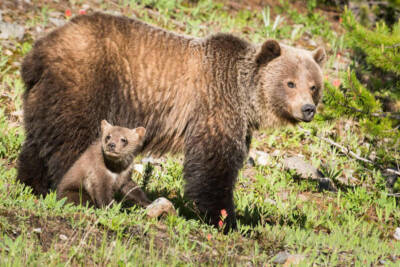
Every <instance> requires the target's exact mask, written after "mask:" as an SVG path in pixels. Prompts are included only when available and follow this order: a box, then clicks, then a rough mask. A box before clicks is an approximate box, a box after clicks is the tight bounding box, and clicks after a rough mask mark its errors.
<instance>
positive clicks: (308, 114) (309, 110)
mask: <svg viewBox="0 0 400 267" xmlns="http://www.w3.org/2000/svg"><path fill="white" fill-rule="evenodd" d="M301 112H302V113H303V120H304V121H306V122H310V121H311V120H312V119H313V118H314V114H315V105H312V104H306V105H304V106H302V107H301Z"/></svg>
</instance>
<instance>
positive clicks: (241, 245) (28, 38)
mask: <svg viewBox="0 0 400 267" xmlns="http://www.w3.org/2000/svg"><path fill="white" fill-rule="evenodd" d="M10 2H13V1H6V3H3V4H0V8H2V9H5V6H6V4H7V3H8V4H9V3H10ZM32 2H33V3H34V6H25V8H24V9H17V7H12V5H11V8H10V6H8V9H7V11H6V12H5V13H3V20H6V21H13V22H16V23H19V24H23V25H25V26H26V30H27V34H26V35H25V37H24V39H23V40H22V41H20V42H17V41H4V40H2V41H1V43H0V44H1V46H0V49H1V50H0V77H1V78H0V79H1V80H0V177H1V179H0V265H5V266H8V265H9V266H11V265H17V266H18V265H26V264H28V263H29V264H32V265H40V264H43V265H46V266H47V265H50V266H53V265H58V264H62V263H69V264H72V265H80V264H85V265H86V264H96V265H108V264H110V265H113V266H115V265H118V266H125V265H150V266H153V265H167V264H168V265H183V264H189V265H199V264H201V265H206V264H208V265H231V264H240V265H249V266H252V265H256V266H260V265H263V264H265V263H271V261H272V258H273V256H274V255H276V254H277V252H279V251H281V250H286V251H289V252H290V253H292V254H295V253H299V254H303V255H305V256H306V258H305V260H304V261H303V262H302V264H304V265H309V264H310V263H311V262H312V263H317V264H318V265H328V266H333V265H343V266H348V265H350V264H355V265H361V264H363V265H364V264H370V263H372V264H374V265H376V264H378V262H379V260H384V261H385V262H386V264H387V265H393V266H394V265H396V263H395V261H396V259H397V258H398V257H400V245H399V242H398V241H397V242H396V241H395V240H394V239H393V238H392V234H393V231H394V229H395V228H396V227H397V226H398V225H399V222H400V211H399V209H398V204H397V203H396V200H395V199H394V198H391V197H388V196H387V195H386V193H385V191H384V188H385V187H384V178H383V177H382V175H381V173H380V171H379V169H376V168H374V167H371V166H369V165H364V164H361V163H360V162H359V161H357V160H355V159H352V158H349V157H347V156H345V155H343V154H341V153H340V151H338V150H337V149H335V148H334V147H332V146H330V145H329V144H327V143H326V142H324V141H323V140H321V139H319V138H317V137H316V134H318V135H321V136H326V137H330V138H333V139H334V140H335V141H336V142H338V143H341V144H344V145H346V147H349V148H350V149H351V150H353V151H359V153H361V155H362V156H367V155H368V153H370V152H371V149H372V150H373V145H369V144H366V143H364V140H365V136H366V135H367V134H366V133H364V132H361V131H359V130H358V127H357V122H356V121H354V120H352V119H351V118H336V119H333V120H325V119H323V118H324V117H322V116H320V117H318V118H317V120H315V121H314V122H312V123H310V124H303V125H301V126H300V127H295V128H286V129H279V130H269V131H263V132H260V133H259V134H258V135H257V136H256V138H255V140H254V141H253V148H256V149H258V150H263V151H267V152H273V151H275V153H276V154H277V155H278V156H277V157H274V158H272V159H271V162H270V165H269V167H260V166H257V167H250V166H246V168H245V169H244V170H243V171H242V172H241V174H240V176H239V180H238V183H237V185H236V191H235V201H236V205H237V212H238V216H239V222H240V225H239V231H238V232H235V233H231V234H229V235H222V234H221V233H219V232H218V231H217V230H216V229H213V228H211V227H209V226H207V225H205V224H203V223H202V222H201V218H200V217H198V216H197V215H196V212H195V211H194V210H193V209H192V206H191V204H190V203H188V202H187V201H186V200H185V199H184V198H183V189H182V185H183V179H182V165H181V161H180V159H179V158H174V157H169V158H168V159H167V160H166V161H165V162H164V163H163V164H162V165H161V166H160V167H158V168H156V169H155V170H154V171H153V176H152V177H151V178H150V179H149V181H148V183H146V191H147V192H148V193H149V195H150V197H151V198H153V199H155V198H157V197H159V196H165V197H167V198H169V199H171V200H172V201H173V202H174V204H175V206H176V207H177V209H178V213H179V216H169V217H166V218H163V219H161V220H160V221H157V220H149V219H147V218H146V217H145V216H144V212H143V210H140V209H136V208H132V209H129V210H125V211H121V210H120V209H119V207H118V206H113V207H111V208H110V209H106V210H93V209H88V208H85V207H75V206H71V205H64V203H63V201H58V202H57V201H56V200H55V194H54V193H52V194H49V195H48V196H47V197H46V198H45V199H43V198H37V197H36V196H33V195H32V194H31V193H30V190H29V189H28V188H24V187H23V186H22V185H20V184H18V183H17V182H16V181H15V175H16V169H15V161H16V158H17V155H18V152H19V149H20V146H21V142H22V141H23V138H24V136H23V129H22V127H21V94H22V92H23V84H22V81H21V78H20V74H19V65H20V62H21V60H22V57H23V55H24V54H25V53H26V52H27V51H29V49H30V48H31V45H32V43H33V39H35V38H37V36H38V33H37V29H38V28H37V27H40V29H41V30H43V31H44V32H46V31H48V30H50V29H52V28H54V25H53V24H51V21H50V20H49V18H51V17H58V18H60V19H62V18H64V11H65V10H66V9H67V8H71V9H72V11H73V13H74V14H77V12H78V10H79V9H80V8H82V2H83V1H79V0H76V1H73V0H71V1H69V2H68V1H59V3H51V2H53V1H47V2H45V1H32ZM42 2H45V3H47V4H44V3H42ZM89 2H90V3H91V2H92V1H89ZM99 2H101V1H93V3H91V4H90V6H91V7H92V8H96V9H102V10H107V11H118V12H120V13H122V14H124V15H127V16H132V15H133V14H135V15H136V16H137V17H139V18H140V19H143V20H145V21H148V22H150V23H152V24H155V25H159V26H161V27H164V28H167V29H171V30H174V31H177V32H183V33H186V34H190V35H196V36H204V35H207V34H209V33H212V32H218V31H224V32H232V33H234V34H236V35H239V36H242V37H244V38H246V39H248V40H251V41H253V42H261V41H262V40H264V39H265V37H266V36H268V37H272V38H279V39H281V40H284V41H285V42H286V43H288V44H294V43H302V44H303V45H307V42H305V41H304V38H303V37H304V36H306V35H308V34H311V36H312V38H313V39H314V40H316V41H317V43H320V44H325V46H326V48H327V50H328V53H329V56H330V58H329V60H328V63H327V67H326V69H327V73H328V74H329V78H328V79H327V82H330V81H331V80H332V79H336V78H338V77H340V75H341V74H340V71H332V70H331V68H332V66H337V65H338V64H339V66H340V62H339V60H338V57H336V53H337V52H338V51H339V52H342V53H344V51H343V49H344V44H343V38H342V37H341V34H340V31H342V30H340V28H339V27H338V26H337V25H336V24H335V25H330V23H329V21H328V20H326V19H325V17H324V16H323V15H320V13H319V12H316V11H315V12H314V13H313V15H312V16H308V17H307V16H305V15H304V12H305V11H306V10H304V8H303V9H302V11H304V12H303V13H298V12H297V11H296V9H295V8H293V7H291V6H282V5H281V8H278V7H275V8H274V7H271V9H269V10H268V9H264V11H263V12H262V11H261V9H259V8H257V6H256V5H251V7H252V9H246V5H241V4H235V3H233V2H230V3H231V4H230V5H223V4H220V3H213V2H212V1H203V0H202V1H199V3H197V4H187V3H174V2H173V1H168V0H163V1H151V0H147V1H142V4H138V3H136V2H135V1H127V0H125V1H123V0H120V1H117V0H114V1H110V2H108V3H107V4H105V3H102V2H101V3H100V4H99ZM104 2H106V1H104ZM156 2H157V4H155V3H156ZM271 2H278V1H271ZM251 3H253V2H252V1H251ZM2 5H3V6H2ZM282 11H284V13H282ZM57 12H60V13H57ZM269 14H271V16H269ZM272 14H274V16H272ZM276 14H280V18H282V17H285V20H283V21H279V20H276V19H275V18H276V16H275V15H276ZM325 15H326V13H325ZM272 18H274V19H272ZM275 22H277V23H276V25H275ZM299 24H302V25H303V27H298V26H296V25H299ZM332 29H337V30H338V31H339V32H336V31H334V30H332ZM43 31H42V33H41V34H43ZM335 64H336V65H335ZM304 129H306V130H308V131H311V134H307V132H306V131H305V130H304ZM382 142H384V140H383V141H382ZM371 147H372V148H371ZM278 152H279V153H278ZM296 154H302V155H304V156H305V158H306V159H307V161H309V162H312V163H313V164H314V165H316V166H319V165H324V166H325V167H324V169H325V173H326V175H327V176H328V177H330V178H332V179H334V180H337V179H338V178H341V177H344V179H342V180H349V181H350V186H344V185H342V186H341V188H342V190H339V192H338V193H334V192H319V191H318V186H317V184H315V182H312V181H305V180H300V179H295V175H294V174H293V173H292V172H288V171H285V170H284V169H283V168H282V165H281V164H280V160H281V159H282V157H283V156H287V155H296ZM398 156H399V155H398V154H396V155H395V157H397V158H398ZM336 178H337V179H336ZM134 179H136V180H137V181H138V182H139V183H141V184H143V183H144V181H143V178H142V177H141V176H140V175H136V176H135V177H134Z"/></svg>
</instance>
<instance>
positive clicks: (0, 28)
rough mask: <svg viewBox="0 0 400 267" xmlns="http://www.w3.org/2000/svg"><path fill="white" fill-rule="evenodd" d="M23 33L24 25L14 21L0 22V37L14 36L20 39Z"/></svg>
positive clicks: (8, 37) (9, 37)
mask: <svg viewBox="0 0 400 267" xmlns="http://www.w3.org/2000/svg"><path fill="white" fill-rule="evenodd" d="M24 34H25V28H24V26H21V25H18V24H14V23H7V22H0V39H11V38H15V39H17V40H21V39H22V38H23V37H24Z"/></svg>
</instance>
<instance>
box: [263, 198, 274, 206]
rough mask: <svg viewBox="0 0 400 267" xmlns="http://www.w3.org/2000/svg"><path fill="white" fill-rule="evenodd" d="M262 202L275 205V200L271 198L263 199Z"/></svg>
mask: <svg viewBox="0 0 400 267" xmlns="http://www.w3.org/2000/svg"><path fill="white" fill-rule="evenodd" d="M264 203H268V204H271V205H273V206H275V205H276V201H275V200H273V199H270V198H266V199H264Z"/></svg>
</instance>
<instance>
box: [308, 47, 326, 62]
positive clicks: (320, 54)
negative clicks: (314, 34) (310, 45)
mask: <svg viewBox="0 0 400 267" xmlns="http://www.w3.org/2000/svg"><path fill="white" fill-rule="evenodd" d="M311 53H312V57H313V58H314V60H315V62H317V64H318V65H320V66H321V67H322V66H323V65H324V63H325V58H326V54H325V49H324V48H322V47H318V48H317V49H315V50H314V51H312V52H311Z"/></svg>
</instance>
